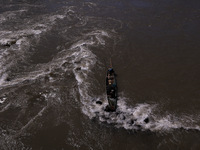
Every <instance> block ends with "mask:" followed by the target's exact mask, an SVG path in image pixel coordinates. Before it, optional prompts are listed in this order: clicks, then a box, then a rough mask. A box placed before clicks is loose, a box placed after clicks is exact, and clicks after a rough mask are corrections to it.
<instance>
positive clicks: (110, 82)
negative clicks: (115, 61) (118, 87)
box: [106, 80, 116, 98]
mask: <svg viewBox="0 0 200 150" xmlns="http://www.w3.org/2000/svg"><path fill="white" fill-rule="evenodd" d="M113 83H114V81H113V80H108V85H107V89H106V90H107V95H108V97H110V98H115V92H116V91H115V84H113Z"/></svg>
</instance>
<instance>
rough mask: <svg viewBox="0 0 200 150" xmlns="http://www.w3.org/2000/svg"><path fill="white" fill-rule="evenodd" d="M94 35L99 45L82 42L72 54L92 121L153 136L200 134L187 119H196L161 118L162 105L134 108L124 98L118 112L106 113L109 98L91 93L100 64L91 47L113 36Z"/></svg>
mask: <svg viewBox="0 0 200 150" xmlns="http://www.w3.org/2000/svg"><path fill="white" fill-rule="evenodd" d="M92 34H93V35H95V37H96V39H95V40H96V42H95V41H93V40H92V41H91V40H89V41H87V40H86V41H82V40H81V41H78V42H77V43H75V44H74V45H73V46H72V47H71V50H73V51H75V52H73V54H72V56H74V60H73V62H72V63H73V65H74V67H73V68H74V69H73V73H74V75H75V78H76V81H77V85H78V89H79V94H80V100H81V102H82V104H83V106H82V112H83V113H84V114H85V115H87V116H88V117H89V118H90V119H92V118H97V119H98V120H99V121H100V122H104V123H108V124H112V125H114V126H115V127H117V128H124V129H127V130H142V131H146V130H150V131H153V132H169V131H171V130H173V129H185V130H200V127H199V126H198V125H197V124H196V122H195V121H193V122H190V123H188V121H187V118H188V117H189V118H191V120H193V119H192V116H181V118H182V119H179V117H176V116H175V115H172V114H168V115H166V116H161V115H159V114H156V113H155V112H157V110H158V109H159V106H158V104H147V103H143V104H136V105H135V106H134V107H131V106H128V105H127V104H126V101H127V98H126V97H123V96H119V98H118V108H117V110H116V112H106V111H104V109H105V107H106V105H108V103H107V100H106V95H103V96H98V97H97V96H95V95H92V94H91V93H90V91H91V88H92V87H91V82H92V78H90V77H89V74H92V72H91V71H90V70H92V68H93V67H94V66H95V65H96V62H97V58H96V56H95V55H94V54H93V53H92V51H91V50H90V46H94V45H97V44H99V45H101V44H104V43H105V42H102V41H103V38H104V37H110V36H109V34H108V33H107V32H105V31H98V32H92ZM88 35H91V34H88ZM99 39H101V40H99ZM91 76H92V75H91ZM119 95H122V94H119ZM99 100H101V101H103V103H102V104H97V103H96V102H97V101H99ZM194 120H195V119H194Z"/></svg>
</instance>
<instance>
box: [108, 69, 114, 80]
mask: <svg viewBox="0 0 200 150" xmlns="http://www.w3.org/2000/svg"><path fill="white" fill-rule="evenodd" d="M107 76H108V78H114V70H113V68H109V69H108V71H107Z"/></svg>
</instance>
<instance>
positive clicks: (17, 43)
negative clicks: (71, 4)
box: [0, 8, 68, 85]
mask: <svg viewBox="0 0 200 150" xmlns="http://www.w3.org/2000/svg"><path fill="white" fill-rule="evenodd" d="M28 11H29V10H18V11H8V12H4V13H3V14H1V15H0V22H4V23H5V27H4V26H2V27H1V28H0V48H1V49H0V85H6V84H8V83H6V80H7V77H8V76H9V73H10V68H13V67H14V66H15V65H16V64H17V63H19V62H24V61H26V59H27V58H28V57H27V56H28V55H30V51H29V50H30V47H31V46H32V43H37V42H38V41H39V40H40V37H41V36H42V35H43V34H45V33H46V32H48V31H50V30H51V29H52V27H53V26H54V25H55V23H56V22H57V21H58V20H62V19H64V18H65V17H66V13H64V14H59V13H61V12H56V13H55V14H50V15H39V16H37V17H35V16H34V17H30V19H29V20H28V21H27V22H25V21H26V19H21V18H20V17H21V16H24V15H26V13H27V12H28ZM67 11H68V9H67V8H66V12H67ZM15 20H17V21H18V20H20V21H21V22H22V24H24V26H23V25H22V24H19V25H16V26H17V28H13V27H10V28H9V24H13V21H15ZM37 20H38V21H37ZM18 22H19V21H18ZM23 22H24V23H23ZM7 24H8V27H7ZM12 26H13V25H12ZM17 80H19V79H17ZM14 82H15V81H14Z"/></svg>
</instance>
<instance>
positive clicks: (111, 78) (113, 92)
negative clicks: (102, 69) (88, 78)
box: [105, 65, 118, 111]
mask: <svg viewBox="0 0 200 150" xmlns="http://www.w3.org/2000/svg"><path fill="white" fill-rule="evenodd" d="M116 76H117V75H116V73H115V71H114V69H113V68H112V65H111V67H110V68H108V70H107V72H106V95H107V100H108V105H107V106H106V108H105V111H115V110H116V109H117V95H118V90H117V79H116Z"/></svg>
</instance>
